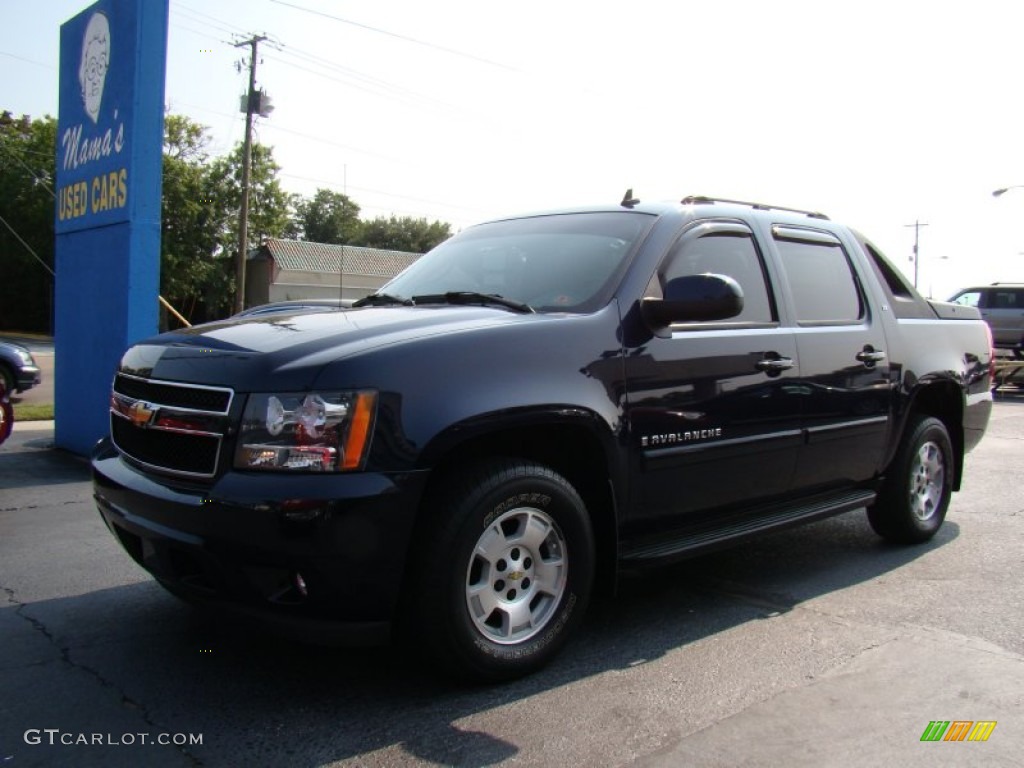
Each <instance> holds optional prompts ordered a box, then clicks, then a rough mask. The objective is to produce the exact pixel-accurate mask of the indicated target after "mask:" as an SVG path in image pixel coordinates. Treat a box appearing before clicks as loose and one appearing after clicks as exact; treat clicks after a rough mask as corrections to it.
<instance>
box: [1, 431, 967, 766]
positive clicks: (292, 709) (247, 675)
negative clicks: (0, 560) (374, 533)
mask: <svg viewBox="0 0 1024 768" xmlns="http://www.w3.org/2000/svg"><path fill="white" fill-rule="evenodd" d="M86 479H88V472H87V467H86V465H85V464H84V463H82V462H81V461H80V460H78V459H74V458H71V457H69V456H66V455H64V454H62V453H59V452H56V451H49V452H45V453H25V454H15V455H4V456H0V487H8V488H9V487H12V486H11V485H10V483H21V484H23V485H31V484H33V483H36V484H39V483H53V482H58V483H60V482H81V481H83V480H86ZM958 534H959V529H958V527H957V526H956V525H955V524H952V523H947V524H946V526H945V527H944V528H943V529H942V531H941V532H940V535H939V536H937V537H936V539H935V540H934V541H933V542H931V543H929V544H927V545H925V546H920V547H914V548H897V547H891V546H888V545H885V544H882V543H880V540H879V539H877V537H875V535H874V534H873V532H872V531H871V530H870V528H869V527H868V525H867V522H866V520H865V518H864V515H863V513H850V514H847V515H844V516H841V517H838V518H833V519H831V520H826V521H822V522H819V523H815V524H813V525H810V526H806V527H804V528H800V529H795V530H793V531H788V532H783V533H779V534H775V535H773V536H770V537H767V538H764V539H761V540H758V541H756V542H753V543H750V544H747V545H744V546H740V547H737V548H735V549H732V550H729V551H726V552H723V553H717V554H713V555H708V556H704V557H701V558H698V559H694V560H690V561H687V562H684V563H682V564H680V565H677V566H673V567H670V568H664V569H661V570H657V571H651V572H644V573H639V574H630V575H627V576H626V577H624V579H623V580H622V584H621V587H620V590H619V595H618V596H617V598H614V599H601V600H598V601H597V602H596V604H594V605H593V606H592V608H591V610H590V612H589V614H588V618H587V620H586V622H585V624H584V626H583V627H582V629H581V631H580V632H579V633H578V635H577V637H576V638H575V639H574V640H573V641H572V642H570V644H569V646H568V647H567V648H566V650H565V651H564V653H563V654H562V656H560V657H559V659H557V660H556V661H555V663H553V664H552V665H551V666H550V667H548V668H547V669H545V670H543V671H541V672H540V673H538V674H536V675H534V676H532V677H530V678H528V679H525V680H520V681H516V682H513V683H510V684H506V685H503V686H497V687H466V686H460V685H456V684H453V683H451V682H448V681H445V680H440V679H438V678H436V677H435V676H433V675H431V674H430V672H429V671H427V670H424V669H422V668H421V667H420V666H419V665H418V663H417V662H416V660H415V658H414V656H413V655H411V654H409V653H408V652H407V650H406V649H401V648H396V647H387V648H377V649H369V650H367V649H359V650H351V649H340V648H336V647H318V646H311V645H306V644H299V643H296V642H293V641H290V640H288V639H286V638H281V637H278V636H275V635H271V634H269V633H266V632H263V631H261V630H260V628H259V627H258V625H253V624H251V623H249V622H245V623H240V622H236V621H234V620H232V619H228V618H225V617H221V618H217V619H211V618H210V617H209V616H208V615H207V614H204V613H200V612H196V611H193V610H192V609H190V608H189V607H188V606H186V605H184V604H182V603H180V602H178V601H177V600H176V599H174V598H172V597H170V596H169V595H167V594H166V593H164V592H163V590H162V589H161V588H160V587H159V586H158V585H156V584H155V582H152V581H148V580H146V581H142V582H140V583H134V584H129V585H125V586H116V587H112V588H108V589H99V590H95V591H90V592H87V593H84V594H79V595H74V596H67V597H60V598H54V599H48V600H40V601H38V602H29V603H26V604H22V603H20V602H19V600H18V595H17V594H16V593H14V592H12V591H11V590H6V591H7V593H8V603H9V605H8V607H5V608H3V609H0V628H2V627H16V628H20V629H19V630H18V631H19V632H20V635H21V636H22V640H21V642H22V645H21V646H19V645H18V643H14V644H13V646H12V648H13V649H14V652H13V653H12V654H10V655H9V656H8V658H6V659H5V662H6V663H7V664H8V665H9V666H8V668H11V667H10V665H11V664H12V663H13V662H15V659H16V658H17V657H18V656H19V652H18V651H17V649H18V648H19V647H23V648H25V649H26V650H25V651H24V653H25V654H27V657H31V656H32V655H33V654H39V653H40V648H41V647H44V646H45V647H47V648H51V650H52V651H53V653H54V655H55V656H57V657H59V658H60V659H62V660H63V662H64V663H65V664H67V665H70V667H72V668H73V670H74V671H75V672H78V673H81V674H84V675H87V676H92V677H93V678H95V680H96V681H99V682H101V683H102V688H99V689H95V691H93V692H92V693H90V695H92V696H101V695H103V696H107V697H109V696H113V697H114V698H115V699H117V698H120V700H121V701H122V702H123V703H125V704H124V705H125V706H131V707H133V708H136V709H138V710H140V711H141V714H142V716H143V719H144V720H145V722H146V723H149V724H151V725H152V726H153V730H163V731H167V732H178V733H181V732H188V733H203V734H205V739H204V743H203V745H202V746H199V747H195V748H190V750H189V751H190V753H191V754H193V755H195V756H197V757H198V758H199V759H200V760H201V761H202V763H203V764H207V765H221V764H234V765H243V764H248V765H255V764H264V765H269V764H306V765H320V764H325V763H330V762H333V761H338V760H346V759H350V758H354V757H357V756H360V755H366V754H367V753H371V752H374V751H378V750H384V749H388V748H393V749H398V750H399V751H400V752H401V753H405V754H409V755H414V756H416V757H418V758H421V759H422V760H424V761H428V762H431V763H440V764H448V765H464V766H485V765H492V764H495V763H499V762H502V761H505V760H511V759H514V758H515V757H516V755H517V753H518V749H519V748H518V747H517V746H515V745H514V744H512V743H509V742H506V741H504V740H501V739H498V738H495V737H493V736H490V735H488V734H485V733H480V732H475V731H470V730H464V729H462V728H460V726H459V721H460V720H461V719H463V718H465V717H467V716H469V715H473V714H476V713H480V712H485V711H491V710H501V711H502V712H503V713H505V712H506V711H507V716H508V717H510V718H514V717H515V716H516V714H515V713H516V711H517V708H519V707H521V706H523V705H524V703H525V702H527V701H528V700H529V699H530V698H531V697H533V696H535V695H537V694H541V693H543V692H546V691H549V690H552V689H556V688H559V687H561V686H563V685H565V684H567V683H572V682H574V681H578V680H582V679H584V678H588V677H591V676H595V675H601V674H604V673H608V672H611V671H615V670H623V669H627V668H631V667H635V666H637V665H639V664H644V663H647V662H649V661H651V660H654V659H657V658H660V657H662V656H664V655H665V654H667V653H670V652H672V651H675V650H677V649H680V648H682V647H685V646H687V645H688V644H691V643H695V642H697V641H700V640H703V639H705V638H709V637H713V636H714V635H716V634H719V633H723V632H725V631H727V630H729V629H732V628H734V627H737V626H739V625H742V624H744V623H746V622H751V621H757V620H761V619H764V618H766V617H769V616H772V615H776V614H778V613H780V612H785V611H788V610H791V609H792V608H794V607H795V606H797V605H799V604H800V603H801V602H803V601H807V600H810V599H813V598H815V597H819V596H821V595H824V594H827V593H829V592H832V591H834V590H840V589H844V588H846V587H849V586H851V585H854V584H858V583H861V582H865V581H869V580H872V579H877V578H879V577H880V576H882V575H884V574H886V573H888V572H890V571H892V570H894V569H897V568H900V567H902V566H904V565H906V564H907V563H908V562H910V561H912V560H914V559H916V558H919V557H921V556H923V555H926V554H927V553H929V552H931V551H933V550H935V549H936V548H939V547H942V546H944V545H945V544H947V543H949V542H950V541H952V540H953V539H954V538H956V537H957V535H958ZM54 535H59V531H56V532H55V533H54ZM99 554H100V555H103V557H109V555H108V554H105V553H104V552H100V553H99ZM124 557H125V558H127V557H128V556H127V555H124ZM87 562H90V563H95V567H96V569H98V570H102V569H103V568H104V564H103V562H102V558H101V557H97V558H96V559H95V560H93V561H87ZM54 565H55V564H46V565H45V566H43V565H41V567H53V566H54ZM89 567H92V566H91V564H90V566H89ZM742 585H746V586H742ZM750 585H757V587H756V588H751V586H750ZM2 597H3V595H2V594H0V598H2ZM29 648H31V650H28V649H29ZM11 656H14V657H15V658H11ZM29 660H30V658H29ZM25 663H28V662H25ZM2 669H3V665H2V664H0V670H2ZM25 686H26V690H24V691H23V690H17V686H15V689H13V690H9V691H8V695H9V696H12V697H15V698H12V699H10V700H18V701H21V702H23V705H24V707H25V709H20V708H19V711H18V712H17V714H16V717H17V718H18V724H19V727H29V726H27V725H25V723H34V722H44V723H50V722H54V723H57V724H60V722H61V721H60V720H59V717H60V716H59V715H55V714H54V711H55V709H54V708H55V707H57V706H58V705H56V704H54V703H53V701H51V700H47V701H46V702H43V701H40V697H38V696H35V697H33V696H30V695H27V694H28V693H30V692H31V691H30V690H28V686H29V683H27V682H26V683H25ZM100 691H102V694H101V693H100ZM67 704H68V706H74V707H76V708H81V707H83V706H84V707H86V709H88V708H89V702H88V701H84V702H73V701H69V702H67ZM21 706H22V705H19V707H21ZM33 708H42V709H41V711H33ZM0 709H2V707H0ZM11 716H12V714H11V712H8V713H7V719H10V718H11ZM69 716H70V715H69ZM33 718H35V719H33ZM18 733H20V731H18ZM115 753H117V750H116V748H113V753H112V755H111V756H112V757H116V754H115ZM119 754H121V755H123V756H124V757H123V758H117V759H125V760H127V759H128V758H129V757H130V756H134V757H136V758H137V757H138V755H137V753H131V754H129V753H128V752H125V751H124V750H122V751H121V752H120V753H119ZM553 762H554V763H557V762H558V761H557V759H555V758H554V756H553ZM123 764H128V763H123Z"/></svg>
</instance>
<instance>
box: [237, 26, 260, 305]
mask: <svg viewBox="0 0 1024 768" xmlns="http://www.w3.org/2000/svg"><path fill="white" fill-rule="evenodd" d="M266 39H267V38H266V37H264V36H262V35H257V36H256V37H253V38H252V39H250V40H245V41H243V42H241V43H238V44H237V45H236V46H235V47H236V48H238V47H240V46H243V45H248V46H250V47H251V48H252V54H251V57H250V59H249V94H248V97H247V98H246V104H245V142H244V144H243V146H242V204H241V210H240V211H239V213H238V255H237V257H236V260H235V312H241V311H242V310H243V309H245V257H246V254H247V252H248V250H249V176H250V173H251V166H252V113H253V108H254V106H255V102H256V46H257V45H259V43H260V41H262V40H266Z"/></svg>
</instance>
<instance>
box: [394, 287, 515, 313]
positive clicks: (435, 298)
mask: <svg viewBox="0 0 1024 768" xmlns="http://www.w3.org/2000/svg"><path fill="white" fill-rule="evenodd" d="M412 300H413V302H414V303H416V304H479V305H480V306H491V307H504V308H505V309H511V310H512V311H513V312H522V313H523V314H530V313H532V312H533V311H534V310H533V307H531V306H530V305H529V304H523V303H522V302H521V301H515V300H514V299H506V298H505V297H504V296H500V295H498V294H497V293H478V292H476V291H448V293H433V294H428V295H425V296H413V297H412Z"/></svg>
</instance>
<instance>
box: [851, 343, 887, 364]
mask: <svg viewBox="0 0 1024 768" xmlns="http://www.w3.org/2000/svg"><path fill="white" fill-rule="evenodd" d="M857 359H858V360H859V361H860V362H862V363H864V365H874V364H875V363H880V362H882V361H883V360H885V351H884V350H881V349H875V348H874V347H872V346H871V345H870V344H869V345H868V346H866V347H864V349H863V350H861V351H860V352H858V353H857Z"/></svg>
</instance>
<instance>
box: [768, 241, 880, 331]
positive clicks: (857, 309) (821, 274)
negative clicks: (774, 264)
mask: <svg viewBox="0 0 1024 768" xmlns="http://www.w3.org/2000/svg"><path fill="white" fill-rule="evenodd" d="M774 234H775V245H776V247H777V248H778V250H779V256H780V257H781V260H782V265H783V268H784V269H785V271H786V279H787V280H788V282H789V287H790V290H791V291H792V294H793V302H794V304H795V305H796V319H797V322H798V323H800V324H801V325H819V324H824V325H831V324H844V323H855V322H859V321H860V320H861V319H862V318H863V317H864V304H863V302H862V301H861V294H860V290H859V289H858V286H857V279H856V278H855V277H854V274H853V269H852V267H851V266H850V260H849V258H847V256H846V251H845V250H843V247H842V245H840V243H839V241H838V240H836V239H834V238H833V237H832V236H831V235H827V234H824V233H818V232H811V231H807V232H804V231H802V230H797V229H789V228H783V227H775V228H774Z"/></svg>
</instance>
